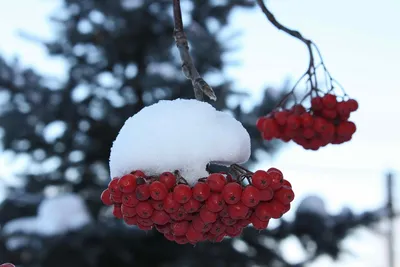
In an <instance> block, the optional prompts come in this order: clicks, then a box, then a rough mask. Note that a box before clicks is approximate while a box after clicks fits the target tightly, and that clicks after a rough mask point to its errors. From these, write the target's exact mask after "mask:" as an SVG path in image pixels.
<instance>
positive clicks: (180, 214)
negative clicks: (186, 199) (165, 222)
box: [170, 206, 187, 221]
mask: <svg viewBox="0 0 400 267" xmlns="http://www.w3.org/2000/svg"><path fill="white" fill-rule="evenodd" d="M186 215H187V213H186V211H185V210H184V209H183V207H182V206H181V207H179V209H178V210H177V211H175V212H173V213H171V214H170V216H171V219H173V220H174V221H182V220H185V219H186Z"/></svg>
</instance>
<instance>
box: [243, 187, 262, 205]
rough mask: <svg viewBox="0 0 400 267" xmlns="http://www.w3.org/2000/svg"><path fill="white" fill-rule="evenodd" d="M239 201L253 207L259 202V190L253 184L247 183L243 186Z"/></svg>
mask: <svg viewBox="0 0 400 267" xmlns="http://www.w3.org/2000/svg"><path fill="white" fill-rule="evenodd" d="M241 201H242V202H243V204H244V205H246V206H247V207H250V208H252V207H255V206H257V205H258V203H259V202H260V190H258V189H257V188H256V187H255V186H252V185H248V186H246V187H245V188H244V190H243V193H242V197H241Z"/></svg>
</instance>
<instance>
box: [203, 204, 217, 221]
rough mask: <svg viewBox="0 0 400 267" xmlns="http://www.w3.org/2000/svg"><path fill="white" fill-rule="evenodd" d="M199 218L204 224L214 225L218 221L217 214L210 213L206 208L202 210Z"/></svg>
mask: <svg viewBox="0 0 400 267" xmlns="http://www.w3.org/2000/svg"><path fill="white" fill-rule="evenodd" d="M199 216H200V218H201V220H202V221H203V222H204V223H213V222H215V221H216V220H217V214H216V213H214V212H212V211H209V210H208V209H207V208H206V207H205V206H203V207H202V208H201V209H200V212H199Z"/></svg>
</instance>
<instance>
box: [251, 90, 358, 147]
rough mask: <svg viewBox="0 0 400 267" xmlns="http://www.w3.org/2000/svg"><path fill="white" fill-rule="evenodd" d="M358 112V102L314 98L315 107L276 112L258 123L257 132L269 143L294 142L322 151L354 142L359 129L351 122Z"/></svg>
mask: <svg viewBox="0 0 400 267" xmlns="http://www.w3.org/2000/svg"><path fill="white" fill-rule="evenodd" d="M357 109H358V102H357V101H356V100H354V99H349V100H347V101H338V99H337V97H336V95H334V94H331V93H328V94H326V95H324V96H323V97H313V98H311V108H310V109H308V110H306V109H305V108H304V107H303V106H302V105H295V106H293V107H292V108H291V109H289V110H286V109H284V110H275V111H273V112H271V113H270V114H268V115H267V116H266V117H261V118H259V119H258V120H257V129H258V130H259V131H260V132H261V133H262V137H263V138H264V139H265V140H272V139H274V138H278V139H281V140H283V141H284V142H289V141H291V140H293V141H294V142H295V143H297V144H298V145H301V146H302V147H304V148H305V149H311V150H318V149H319V148H320V147H323V146H326V145H328V144H342V143H344V142H347V141H350V140H351V138H352V136H353V134H354V133H355V132H356V126H355V124H354V123H353V122H350V121H348V119H349V117H350V113H351V112H354V111H356V110H357Z"/></svg>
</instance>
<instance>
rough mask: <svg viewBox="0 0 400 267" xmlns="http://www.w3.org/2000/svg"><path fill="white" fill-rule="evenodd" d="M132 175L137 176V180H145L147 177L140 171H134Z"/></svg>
mask: <svg viewBox="0 0 400 267" xmlns="http://www.w3.org/2000/svg"><path fill="white" fill-rule="evenodd" d="M131 174H132V175H133V176H135V177H136V179H137V178H145V177H146V175H145V174H144V172H142V171H140V170H136V171H133V172H131Z"/></svg>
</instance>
